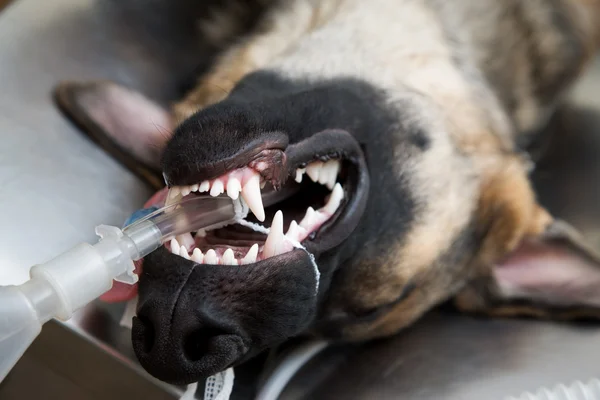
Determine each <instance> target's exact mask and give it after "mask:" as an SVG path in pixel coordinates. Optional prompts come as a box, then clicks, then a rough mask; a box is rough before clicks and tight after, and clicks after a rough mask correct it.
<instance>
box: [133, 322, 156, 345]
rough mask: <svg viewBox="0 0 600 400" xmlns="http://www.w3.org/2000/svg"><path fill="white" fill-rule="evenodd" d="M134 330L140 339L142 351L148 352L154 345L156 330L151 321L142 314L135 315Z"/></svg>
mask: <svg viewBox="0 0 600 400" xmlns="http://www.w3.org/2000/svg"><path fill="white" fill-rule="evenodd" d="M134 325H137V326H136V327H135V332H137V336H138V339H140V342H141V345H142V349H143V350H144V352H145V353H146V354H147V353H150V352H151V351H152V348H153V347H154V342H155V341H156V330H155V329H154V324H152V321H150V319H148V318H147V317H144V316H139V315H138V316H137V317H135V319H134Z"/></svg>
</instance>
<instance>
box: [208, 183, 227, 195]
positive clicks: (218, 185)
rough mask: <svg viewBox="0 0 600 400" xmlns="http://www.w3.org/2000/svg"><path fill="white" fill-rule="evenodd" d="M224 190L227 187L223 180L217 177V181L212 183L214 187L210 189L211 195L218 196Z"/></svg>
mask: <svg viewBox="0 0 600 400" xmlns="http://www.w3.org/2000/svg"><path fill="white" fill-rule="evenodd" d="M224 191H225V187H224V186H223V182H222V181H221V180H220V179H215V181H214V182H213V184H212V188H211V189H210V195H211V196H212V197H217V196H218V195H220V194H221V193H223V192H224Z"/></svg>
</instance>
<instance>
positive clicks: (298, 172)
mask: <svg viewBox="0 0 600 400" xmlns="http://www.w3.org/2000/svg"><path fill="white" fill-rule="evenodd" d="M305 172H306V169H305V168H298V169H297V170H296V178H295V180H296V182H298V183H301V182H302V176H303V175H304V173H305Z"/></svg>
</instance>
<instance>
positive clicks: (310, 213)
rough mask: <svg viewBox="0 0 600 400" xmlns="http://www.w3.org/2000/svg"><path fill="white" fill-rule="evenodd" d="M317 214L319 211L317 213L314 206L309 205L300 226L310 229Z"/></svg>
mask: <svg viewBox="0 0 600 400" xmlns="http://www.w3.org/2000/svg"><path fill="white" fill-rule="evenodd" d="M316 215H317V213H316V211H315V209H314V208H312V207H308V208H307V209H306V215H305V216H304V218H302V221H300V226H301V227H303V228H304V229H307V230H308V229H310V228H311V226H312V224H313V220H314V219H315V217H316Z"/></svg>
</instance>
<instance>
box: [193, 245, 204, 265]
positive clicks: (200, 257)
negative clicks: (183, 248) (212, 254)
mask: <svg viewBox="0 0 600 400" xmlns="http://www.w3.org/2000/svg"><path fill="white" fill-rule="evenodd" d="M192 261H194V262H197V263H198V264H202V262H203V261H204V254H202V251H200V249H198V248H196V249H194V251H193V252H192Z"/></svg>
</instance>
